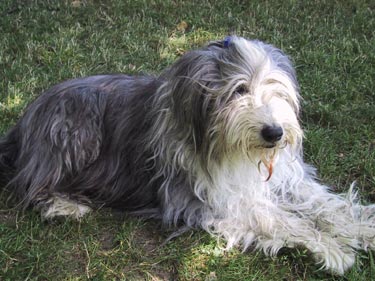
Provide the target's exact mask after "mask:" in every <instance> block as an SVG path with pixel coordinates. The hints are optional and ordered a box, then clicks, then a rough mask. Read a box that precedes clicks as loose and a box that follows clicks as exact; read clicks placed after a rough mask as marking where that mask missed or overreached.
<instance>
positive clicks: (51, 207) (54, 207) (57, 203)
mask: <svg viewBox="0 0 375 281" xmlns="http://www.w3.org/2000/svg"><path fill="white" fill-rule="evenodd" d="M47 206H48V208H47V209H46V210H43V211H42V217H43V218H44V219H52V218H54V217H58V216H69V217H72V218H74V219H77V220H79V219H81V218H82V217H83V216H84V215H86V214H87V213H89V212H90V211H91V208H90V207H88V206H86V205H83V204H79V203H77V202H76V201H73V200H69V199H66V198H63V197H60V196H54V197H52V198H51V199H49V201H48V204H47Z"/></svg>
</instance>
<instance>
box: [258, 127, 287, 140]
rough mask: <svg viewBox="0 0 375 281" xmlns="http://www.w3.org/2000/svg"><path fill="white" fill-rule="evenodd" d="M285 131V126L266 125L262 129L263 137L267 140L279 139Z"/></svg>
mask: <svg viewBox="0 0 375 281" xmlns="http://www.w3.org/2000/svg"><path fill="white" fill-rule="evenodd" d="M283 133H284V132H283V128H281V127H280V126H265V127H263V129H262V131H261V134H262V137H263V139H264V140H265V141H267V142H277V141H279V140H280V139H281V137H282V136H283Z"/></svg>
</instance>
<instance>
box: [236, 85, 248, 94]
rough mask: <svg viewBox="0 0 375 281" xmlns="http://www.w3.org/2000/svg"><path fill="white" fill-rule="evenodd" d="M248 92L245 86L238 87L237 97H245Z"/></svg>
mask: <svg viewBox="0 0 375 281" xmlns="http://www.w3.org/2000/svg"><path fill="white" fill-rule="evenodd" d="M246 92H247V89H246V87H245V86H244V85H241V86H238V87H237V89H236V90H235V91H234V94H236V95H243V94H245V93H246Z"/></svg>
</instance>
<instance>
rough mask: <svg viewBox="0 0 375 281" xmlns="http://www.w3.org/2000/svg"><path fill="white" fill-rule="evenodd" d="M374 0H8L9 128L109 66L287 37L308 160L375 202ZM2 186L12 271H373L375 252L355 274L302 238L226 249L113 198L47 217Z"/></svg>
mask: <svg viewBox="0 0 375 281" xmlns="http://www.w3.org/2000/svg"><path fill="white" fill-rule="evenodd" d="M374 31H375V4H374V2H373V1H370V0H368V1H360V0H357V1H356V0H352V1H328V0H327V1H323V0H322V1H293V0H279V1H260V0H254V1H241V0H237V1H235V0H223V1H202V0H201V1H196V0H190V1H180V0H111V1H104V0H102V1H99V0H87V1H83V0H82V1H79V0H74V1H73V0H66V1H57V0H55V1H54V0H44V1H42V0H28V1H26V0H23V1H22V0H18V1H16V0H2V1H1V2H0V135H2V134H3V133H5V132H6V130H7V129H8V128H10V126H12V125H13V124H14V123H15V122H16V120H17V119H18V118H19V117H20V115H21V114H22V112H23V110H24V109H25V107H26V105H27V104H28V103H29V102H30V101H32V100H33V99H34V98H35V97H36V96H38V95H39V94H40V93H41V92H42V91H43V90H44V89H47V88H48V87H50V86H51V85H53V84H55V83H57V82H60V81H62V80H65V79H69V78H73V77H81V76H86V75H91V74H99V73H119V72H123V73H130V74H139V73H149V74H155V75H157V74H158V73H160V72H161V70H162V69H164V68H165V67H167V66H168V65H170V64H171V63H172V62H173V61H174V60H176V59H177V58H178V57H179V56H180V55H181V54H183V53H184V52H186V51H188V50H190V49H194V48H197V47H200V46H203V45H204V44H205V43H206V42H207V41H210V40H214V39H218V38H224V37H225V36H226V35H227V34H228V33H235V34H238V35H241V36H244V37H247V38H257V39H261V40H263V41H266V42H268V43H271V44H274V45H275V46H277V47H279V48H281V49H283V50H284V51H285V52H286V53H287V54H288V55H290V57H291V58H292V60H293V62H294V64H295V66H296V69H297V74H298V79H299V82H300V89H301V95H302V96H303V102H302V106H303V111H302V114H301V116H300V118H301V122H302V124H303V127H304V129H305V136H306V138H305V141H304V147H305V159H306V161H307V162H308V163H311V164H313V165H314V166H316V167H317V168H318V174H319V177H320V178H321V180H322V181H323V182H324V183H327V184H328V185H330V186H331V187H332V189H333V190H334V191H335V192H343V191H345V190H347V189H348V187H349V185H350V184H351V183H352V182H353V181H356V183H357V188H358V190H359V191H360V193H361V194H362V201H363V202H375V92H374V89H375V39H374ZM6 198H7V194H5V193H3V194H1V196H0V280H356V281H358V280H375V263H374V259H373V253H371V252H369V253H365V252H363V253H360V255H359V256H358V260H357V262H356V265H355V267H354V268H352V269H351V270H350V271H348V272H347V273H346V275H345V276H344V277H334V276H331V275H329V274H327V273H325V272H322V271H319V270H318V269H319V266H316V265H314V262H313V261H312V259H311V256H310V255H309V254H308V253H307V252H306V251H304V250H303V249H295V250H283V251H282V252H281V253H280V254H279V255H278V256H277V257H275V258H270V257H266V256H265V255H264V254H263V253H260V252H245V253H242V252H241V251H240V250H236V249H235V250H231V251H229V252H225V251H223V250H222V246H223V245H224V241H217V240H216V239H214V238H212V237H210V236H209V235H208V234H206V233H204V232H203V231H199V230H192V231H189V232H187V233H185V234H183V235H181V236H179V237H177V238H176V239H174V240H172V241H170V242H169V243H167V244H165V245H164V244H163V242H164V241H165V239H166V238H167V237H168V235H169V234H170V233H171V232H172V231H173V230H171V229H167V230H165V229H163V230H162V229H161V226H160V224H159V222H158V221H143V220H140V219H137V218H134V217H130V216H128V215H126V214H123V213H117V212H114V211H111V210H106V209H103V210H98V211H95V212H94V213H93V214H92V215H90V216H88V217H86V218H84V219H83V220H82V221H80V222H76V221H71V220H60V221H54V222H45V221H42V220H41V218H40V215H39V214H38V213H36V212H33V211H32V210H26V211H24V212H22V211H19V210H17V209H15V208H13V206H12V205H11V204H9V203H8V201H7V200H6Z"/></svg>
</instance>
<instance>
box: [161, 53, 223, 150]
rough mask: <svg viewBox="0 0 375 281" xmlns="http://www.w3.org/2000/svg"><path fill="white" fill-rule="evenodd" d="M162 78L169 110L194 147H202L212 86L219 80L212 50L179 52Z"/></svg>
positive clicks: (196, 148) (210, 106) (211, 104)
mask: <svg viewBox="0 0 375 281" xmlns="http://www.w3.org/2000/svg"><path fill="white" fill-rule="evenodd" d="M164 77H165V79H166V80H167V81H168V82H167V83H168V87H169V91H170V95H171V97H170V98H171V110H172V114H173V115H174V118H175V120H176V122H177V125H178V126H179V129H181V130H182V131H184V133H187V134H188V135H189V136H190V139H191V142H192V143H193V145H194V149H195V150H197V151H199V150H201V148H202V144H203V142H204V139H205V137H206V136H207V126H208V125H209V123H210V116H211V114H210V112H211V110H212V107H213V103H214V102H215V98H216V97H215V92H214V89H215V87H216V86H217V85H216V84H217V83H219V82H220V81H221V78H220V72H219V69H218V65H217V62H216V60H215V54H214V53H213V52H212V51H210V50H209V49H203V50H197V51H192V52H189V53H187V54H185V55H184V56H182V57H181V58H180V59H179V60H178V61H177V62H176V63H175V64H173V65H172V67H171V68H170V69H169V71H168V72H167V74H166V75H164Z"/></svg>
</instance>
